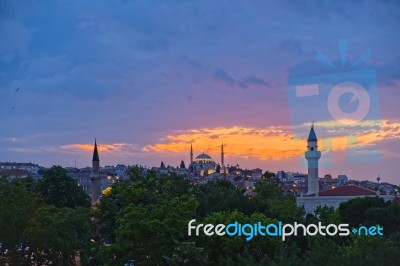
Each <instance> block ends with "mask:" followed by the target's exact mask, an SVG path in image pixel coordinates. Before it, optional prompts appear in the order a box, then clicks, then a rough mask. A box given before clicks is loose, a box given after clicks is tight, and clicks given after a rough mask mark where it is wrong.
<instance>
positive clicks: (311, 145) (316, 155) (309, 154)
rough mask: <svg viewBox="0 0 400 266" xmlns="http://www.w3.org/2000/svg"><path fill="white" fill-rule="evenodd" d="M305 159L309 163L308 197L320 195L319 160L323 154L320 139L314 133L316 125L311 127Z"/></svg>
mask: <svg viewBox="0 0 400 266" xmlns="http://www.w3.org/2000/svg"><path fill="white" fill-rule="evenodd" d="M304 155H305V157H306V159H307V163H308V190H307V195H318V193H319V179H318V160H319V159H320V158H321V152H320V151H319V150H318V139H317V135H316V134H315V131H314V123H313V124H312V126H311V130H310V134H309V135H308V139H307V151H306V152H305V154H304Z"/></svg>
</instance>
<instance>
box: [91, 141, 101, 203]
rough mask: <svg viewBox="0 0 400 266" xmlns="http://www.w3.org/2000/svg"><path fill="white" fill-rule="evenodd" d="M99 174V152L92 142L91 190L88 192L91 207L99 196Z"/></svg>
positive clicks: (95, 142)
mask: <svg viewBox="0 0 400 266" xmlns="http://www.w3.org/2000/svg"><path fill="white" fill-rule="evenodd" d="M99 173H100V159H99V151H98V150H97V141H96V139H95V140H94V150H93V159H92V176H91V178H90V179H91V181H92V190H91V192H90V197H91V199H92V206H96V203H97V200H98V199H99V198H100V196H101V177H100V176H99Z"/></svg>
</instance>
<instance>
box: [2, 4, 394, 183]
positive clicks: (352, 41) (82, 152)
mask: <svg viewBox="0 0 400 266" xmlns="http://www.w3.org/2000/svg"><path fill="white" fill-rule="evenodd" d="M0 5H1V8H0V10H3V12H2V14H0V16H1V20H0V23H1V24H0V25H1V26H0V34H1V36H2V40H3V41H2V44H0V63H1V70H0V77H1V78H0V88H1V90H0V105H1V107H0V108H1V116H0V122H1V123H0V147H1V148H0V161H17V162H34V163H38V164H40V165H44V166H51V165H54V164H60V165H63V166H73V165H74V162H75V160H76V161H77V165H78V167H84V166H89V165H90V163H91V160H90V159H91V152H92V149H93V144H94V140H95V138H97V141H98V148H99V152H100V160H101V165H102V166H104V165H112V164H114V165H115V164H118V163H122V164H129V165H132V164H141V165H147V166H159V164H160V163H161V161H164V163H165V164H166V165H168V164H170V165H172V166H177V165H179V163H180V161H181V160H184V161H185V163H186V164H187V163H188V162H189V151H190V144H191V143H192V144H193V149H194V154H195V155H198V154H200V153H202V152H205V153H208V154H210V155H211V156H212V157H213V158H214V159H215V160H216V161H217V162H218V159H217V158H219V152H220V145H221V143H222V142H224V145H225V157H226V158H225V161H226V164H230V165H235V164H236V163H239V165H240V166H241V167H243V168H256V167H259V168H262V169H264V170H270V171H273V172H276V171H278V170H284V171H299V172H304V173H305V172H306V167H305V163H306V160H305V158H304V152H305V151H306V143H305V141H304V139H305V138H306V135H307V134H308V131H309V127H310V125H311V123H312V121H313V120H315V130H316V133H317V135H318V137H319V138H320V139H321V140H324V139H327V136H328V135H329V134H328V133H330V132H332V131H335V132H341V134H342V136H343V137H337V138H334V139H333V140H332V147H323V146H322V147H321V151H322V157H321V159H320V163H321V164H322V166H321V168H320V176H323V175H324V174H332V175H334V176H336V175H339V174H347V175H348V176H349V177H350V178H352V179H360V180H371V181H375V178H376V176H377V175H378V174H380V175H381V177H382V181H383V182H391V183H394V184H398V183H399V182H398V177H399V174H398V173H399V172H400V166H399V164H398V161H399V159H400V155H399V153H398V151H399V150H400V143H399V139H400V118H399V114H400V107H399V104H398V102H399V100H400V93H399V79H400V68H399V64H400V50H399V49H398V47H400V46H399V45H400V38H399V37H398V36H397V34H396V32H397V27H398V25H399V22H400V21H399V20H400V16H399V13H400V8H399V5H398V4H397V3H396V2H390V1H389V2H386V3H375V2H373V1H365V2H361V3H357V2H348V3H345V4H335V3H326V4H324V5H321V4H319V2H318V1H317V2H307V3H303V4H298V3H296V2H292V1H283V2H280V3H272V2H271V3H263V2H246V1H238V2H237V3H235V4H231V2H230V1H220V2H218V3H214V2H212V1H210V2H207V1H205V2H198V3H182V2H175V4H171V5H167V4H163V3H162V2H157V1H155V2H152V3H150V2H115V3H113V4H112V5H111V4H107V3H105V2H96V3H93V2H79V3H77V2H75V3H74V2H73V3H66V2H64V1H58V2H52V1H51V2H47V3H46V2H41V3H31V2H29V1H27V2H25V4H24V5H20V4H17V3H14V2H13V1H9V2H7V1H6V2H2V3H1V4H0ZM281 18H285V19H281ZM299 22H301V23H299ZM340 39H347V40H348V48H347V58H348V61H349V62H354V61H355V60H357V58H358V57H359V56H360V55H362V54H363V53H364V52H365V51H367V50H368V49H370V50H371V51H372V55H371V56H370V57H369V58H367V59H366V60H365V62H363V63H362V64H360V65H359V66H358V68H357V69H360V70H362V69H374V70H376V73H377V87H378V93H379V108H380V114H381V119H379V120H364V121H361V122H360V123H358V124H356V125H351V126H346V125H343V126H342V127H338V125H337V124H333V123H332V121H331V120H330V119H327V118H325V119H324V118H323V117H320V115H319V114H318V112H319V109H317V107H313V106H307V107H306V108H305V109H304V110H305V111H307V113H306V115H304V116H303V118H304V120H305V121H308V122H307V123H303V124H293V122H292V121H291V117H290V116H291V111H292V110H291V109H290V108H291V106H290V104H291V103H290V101H289V99H288V97H289V96H288V92H287V83H288V80H290V79H292V78H297V77H303V76H309V75H321V74H329V73H331V72H332V69H331V68H329V67H328V66H325V65H323V64H321V62H319V61H318V60H315V56H316V54H317V53H318V51H320V52H323V53H324V54H325V55H326V56H327V57H328V58H329V59H331V60H332V61H333V62H334V64H337V65H340V63H341V62H340V60H341V57H340V53H339V47H338V40H340ZM351 103H352V102H351V101H350V102H349V105H351ZM318 104H320V102H319V103H318ZM316 106H317V105H316ZM318 108H319V105H318ZM377 125H378V126H377ZM376 127H378V129H377V130H376ZM294 128H296V130H297V131H296V132H302V133H303V135H301V134H300V135H299V136H294V134H293V131H294ZM354 132H357V133H359V132H363V134H361V135H360V138H359V139H358V142H357V143H356V146H357V147H374V148H376V149H377V150H379V152H380V156H381V159H380V162H374V163H352V162H349V161H348V160H347V157H346V152H347V150H348V148H349V146H348V140H347V139H346V136H350V135H352V134H353V133H354ZM321 143H323V141H322V142H321ZM321 145H323V144H321ZM330 149H333V151H334V152H333V153H332V160H331V161H332V165H328V166H325V167H324V166H323V165H324V163H325V162H326V161H327V158H328V156H327V151H329V150H330ZM361 152H367V151H363V150H361ZM302 163H304V165H302Z"/></svg>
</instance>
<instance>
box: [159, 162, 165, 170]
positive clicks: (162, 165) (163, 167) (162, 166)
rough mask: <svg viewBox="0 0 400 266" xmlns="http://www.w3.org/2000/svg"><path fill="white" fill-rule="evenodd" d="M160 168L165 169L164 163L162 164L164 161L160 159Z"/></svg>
mask: <svg viewBox="0 0 400 266" xmlns="http://www.w3.org/2000/svg"><path fill="white" fill-rule="evenodd" d="M160 168H161V169H165V164H164V161H161V165H160Z"/></svg>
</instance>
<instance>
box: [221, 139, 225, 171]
mask: <svg viewBox="0 0 400 266" xmlns="http://www.w3.org/2000/svg"><path fill="white" fill-rule="evenodd" d="M224 155H225V153H224V142H222V145H221V168H222V169H224V166H225V161H224Z"/></svg>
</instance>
